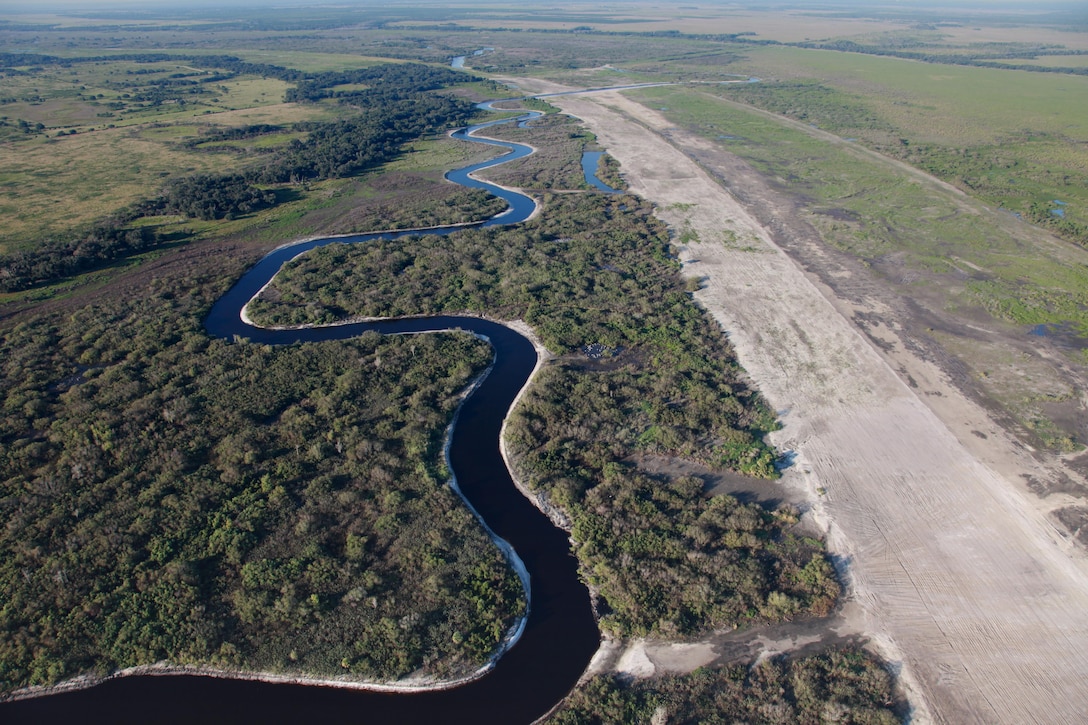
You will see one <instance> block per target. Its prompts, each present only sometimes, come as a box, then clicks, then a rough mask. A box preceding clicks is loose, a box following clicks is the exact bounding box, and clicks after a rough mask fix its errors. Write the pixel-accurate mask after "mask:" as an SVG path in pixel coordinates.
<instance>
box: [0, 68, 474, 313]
mask: <svg viewBox="0 0 1088 725" xmlns="http://www.w3.org/2000/svg"><path fill="white" fill-rule="evenodd" d="M0 57H2V56H0ZM21 57H22V59H23V60H26V59H27V57H26V56H25V55H24V56H21ZM137 57H153V58H156V59H162V58H168V59H177V58H178V56H170V55H165V54H164V55H163V56H161V58H160V56H157V55H156V56H137ZM185 58H186V62H193V63H196V64H200V63H203V65H204V67H216V68H218V67H229V68H231V69H234V70H236V71H237V72H246V73H251V72H252V73H258V72H260V73H272V72H276V71H286V69H279V68H278V67H276V66H263V65H255V64H249V63H243V62H242V61H239V60H238V59H236V58H233V57H231V56H194V58H200V61H199V62H198V61H197V60H193V59H189V58H188V57H187V56H186V57H185ZM8 60H9V62H10V61H11V59H10V58H9V59H8ZM149 62H150V61H149ZM365 71H366V72H367V77H369V78H371V79H372V80H373V81H374V82H375V83H378V87H376V88H374V89H367V90H366V91H361V92H358V93H354V94H352V95H351V96H350V99H348V98H345V99H344V100H345V101H348V100H350V102H351V103H352V105H354V106H358V107H359V108H360V110H361V111H362V112H361V113H358V114H355V115H354V116H353V117H351V118H347V119H341V120H336V121H328V122H312V123H304V124H297V125H296V126H295V130H302V131H306V132H308V133H307V137H306V139H305V140H301V141H300V140H293V141H292V142H291V143H290V144H289V145H288V146H287V147H286V148H283V149H280V150H277V151H275V152H274V153H272V154H270V155H267V156H265V157H264V160H263V162H262V163H261V164H260V165H258V166H255V167H252V168H249V169H246V170H243V171H241V172H237V173H231V174H197V175H193V176H189V177H184V178H179V179H173V180H171V181H169V182H167V184H166V186H165V188H164V189H163V191H162V193H161V194H160V196H158V197H157V198H154V199H150V200H147V201H145V202H142V203H140V204H136V205H134V206H133V207H131V209H129V210H128V211H126V212H123V213H121V214H118V215H115V217H114V218H112V219H110V220H107V221H103V222H101V223H100V224H98V225H96V226H95V227H94V228H93V229H92V230H91V231H90V232H89V233H87V234H74V235H72V236H71V237H70V238H66V239H62V240H58V241H50V240H43V241H42V242H41V243H39V244H38V245H37V246H36V247H35V248H34V249H32V250H28V251H25V252H18V253H15V254H12V255H8V256H6V257H3V258H0V290H3V291H8V292H10V291H18V290H25V289H29V288H31V287H33V286H36V285H40V284H43V283H47V282H50V281H53V280H56V279H58V278H63V277H65V276H69V275H72V274H78V273H80V272H85V271H88V270H92V269H95V268H98V267H101V266H103V265H105V264H109V263H111V262H114V261H116V260H118V259H122V258H124V257H127V256H131V255H132V254H135V253H139V252H141V251H145V250H147V249H150V248H152V247H154V246H155V245H156V244H157V243H158V242H160V241H161V240H160V239H159V237H158V236H157V235H156V233H155V232H154V231H153V230H151V229H149V228H147V227H137V228H131V227H130V226H126V225H130V224H131V222H133V221H135V220H137V219H139V218H140V217H143V216H154V215H158V214H182V215H185V216H188V217H192V218H198V219H226V218H233V217H236V216H239V215H243V214H249V213H252V212H254V211H257V210H260V209H263V208H266V207H268V206H271V205H273V204H274V203H275V200H276V196H275V194H274V193H273V192H271V191H269V190H267V189H262V188H260V187H261V186H267V185H271V184H285V183H298V182H300V181H304V180H312V181H320V180H323V179H331V178H342V177H346V176H351V175H354V174H357V173H359V172H361V171H363V170H365V169H367V168H369V167H372V166H375V165H378V164H381V163H384V162H387V161H390V160H392V159H393V158H394V157H395V156H396V155H397V154H398V153H400V151H401V149H402V148H403V147H404V144H406V143H407V142H409V141H411V140H414V139H416V138H419V137H420V136H424V135H427V134H431V133H435V132H437V131H439V130H442V129H445V128H450V127H453V126H459V125H464V124H465V123H467V122H468V120H469V119H470V118H471V117H472V116H473V115H474V114H475V113H476V109H475V107H474V106H473V104H471V103H469V102H467V101H464V100H461V99H458V98H454V97H452V96H443V95H436V94H434V93H433V92H432V91H433V90H434V89H437V88H440V87H443V86H444V84H448V83H452V82H457V83H462V82H465V81H466V79H467V78H469V77H467V76H466V75H465V74H464V73H453V72H452V71H449V70H447V69H441V68H431V67H428V66H424V65H421V64H412V63H403V64H389V65H384V66H375V67H373V68H369V69H365ZM295 73H297V72H295V71H291V72H284V73H282V74H281V75H282V76H283V77H285V78H289V77H294V74H295ZM321 77H322V78H324V79H325V80H322V81H318V83H326V82H332V81H337V79H338V78H339V76H337V75H336V74H331V75H330V74H322V76H321ZM268 128H276V127H273V126H267V125H266V126H256V127H255V126H249V127H246V128H245V129H240V130H237V131H224V132H221V134H220V136H219V137H218V138H226V137H228V136H230V135H231V134H234V133H240V134H259V133H262V132H265V131H266V129H268Z"/></svg>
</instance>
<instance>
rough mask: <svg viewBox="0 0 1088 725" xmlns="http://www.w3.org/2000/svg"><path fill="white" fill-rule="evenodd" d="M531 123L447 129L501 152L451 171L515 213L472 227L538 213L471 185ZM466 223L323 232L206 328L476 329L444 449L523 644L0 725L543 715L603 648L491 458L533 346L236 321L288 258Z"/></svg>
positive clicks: (267, 262) (551, 536)
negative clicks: (492, 654)
mask: <svg viewBox="0 0 1088 725" xmlns="http://www.w3.org/2000/svg"><path fill="white" fill-rule="evenodd" d="M534 115H539V114H526V115H524V116H521V117H519V118H517V119H509V120H505V121H496V122H491V123H486V124H480V125H478V126H473V127H470V128H468V129H463V130H461V131H457V132H455V133H454V134H453V135H454V136H455V137H456V138H462V139H466V140H470V141H475V142H478V143H486V144H491V145H496V146H501V147H504V148H507V149H509V151H508V152H507V153H506V154H504V155H502V156H500V157H498V158H496V159H492V160H490V161H487V162H484V163H479V164H474V165H472V166H468V167H465V168H462V169H458V170H456V171H452V172H450V173H449V174H447V178H448V179H450V180H451V181H454V182H456V183H459V184H463V185H465V186H471V187H474V188H482V189H486V190H488V191H490V192H491V193H493V194H495V195H497V196H499V197H501V198H503V199H504V200H506V201H507V203H508V204H509V205H510V208H509V209H507V211H505V212H503V213H502V214H499V215H498V216H496V217H493V218H491V219H488V220H487V221H484V222H481V223H477V224H473V225H466V226H469V227H471V226H476V227H487V226H493V225H499V224H517V223H520V222H522V221H524V220H525V219H527V218H529V216H531V215H532V214H533V212H534V211H535V210H536V203H535V202H534V201H533V200H532V199H531V198H529V197H527V196H525V195H523V194H520V193H518V192H514V191H511V190H508V189H503V188H500V187H498V186H495V185H493V184H488V183H487V182H483V181H479V180H478V179H474V178H472V174H473V173H474V172H476V171H479V170H481V169H484V168H487V167H490V166H495V165H497V164H500V163H506V162H508V161H512V160H514V159H518V158H522V157H524V156H527V155H529V154H531V153H532V149H531V148H530V147H528V146H523V145H520V144H514V143H508V142H504V141H496V140H492V139H485V138H476V137H474V136H473V134H474V133H475V132H477V131H479V130H480V129H483V128H486V127H488V126H491V125H494V124H496V123H509V122H511V121H512V120H516V121H519V122H524V121H525V120H527V119H528V118H531V117H533V116H534ZM464 228H465V226H462V227H454V228H443V229H423V230H410V231H401V232H395V233H384V234H365V235H359V236H353V237H338V238H324V239H317V240H311V241H307V242H302V243H298V244H293V245H289V246H286V247H281V248H280V249H277V250H275V251H273V252H272V253H271V254H269V255H267V256H266V257H264V258H263V259H262V260H261V261H260V262H258V263H257V264H256V265H255V266H254V267H253V268H251V269H250V270H249V271H248V272H247V273H246V274H245V275H244V276H243V277H242V278H241V279H240V280H239V281H238V282H237V283H236V284H235V285H234V286H233V287H232V288H231V289H230V290H229V291H228V292H227V293H226V294H225V295H223V297H222V298H220V299H219V300H218V301H217V302H216V303H215V305H214V306H213V307H212V310H211V312H210V313H209V315H208V318H207V320H206V323H205V325H206V328H207V330H208V332H209V334H211V335H214V336H216V337H221V338H226V339H241V338H245V339H248V340H249V341H251V342H255V343H265V344H274V345H290V344H294V343H299V342H310V341H317V340H345V339H349V338H352V337H355V336H357V335H360V334H362V333H363V332H367V331H371V330H374V331H377V332H380V333H384V334H397V333H422V332H437V331H442V330H453V329H461V330H466V331H469V332H472V333H474V334H476V335H479V336H482V337H485V338H486V339H487V340H488V341H489V342H490V343H491V345H492V347H493V348H494V350H495V363H494V366H493V368H492V370H491V373H490V374H489V375H488V376H487V377H486V378H485V379H484V381H483V382H482V383H481V384H480V385H479V386H478V387H477V388H476V390H475V391H474V392H473V393H472V395H470V396H469V397H468V398H467V399H466V400H465V402H464V403H463V405H462V406H461V409H460V412H459V414H458V422H457V425H456V427H455V428H454V430H453V433H452V436H451V440H450V448H449V455H450V464H451V466H452V468H453V471H454V474H455V476H456V478H457V482H458V485H459V488H460V490H461V493H462V495H463V496H464V497H465V498H466V500H467V501H468V502H469V504H470V505H471V507H472V508H474V509H475V511H476V513H477V515H478V516H479V517H481V518H482V520H483V521H484V522H486V524H485V525H486V526H487V527H489V528H490V529H491V531H492V533H493V535H494V536H497V537H499V538H500V539H502V540H505V541H506V542H508V543H509V544H510V546H512V547H513V549H514V551H516V552H517V556H518V557H520V559H521V561H522V562H523V564H524V568H525V570H526V571H527V572H528V576H529V580H530V585H531V600H530V608H529V616H528V619H527V621H526V623H525V626H524V629H523V631H522V633H521V636H520V639H519V640H518V641H517V643H516V644H515V645H514V646H513V647H512V648H511V649H509V650H508V651H507V652H506V653H505V654H504V655H503V656H502V657H501V658H499V659H498V661H497V662H496V663H495V665H494V667H493V668H492V669H491V670H490V671H489V672H488V673H487V674H486V675H485V676H483V677H481V678H479V679H476V680H474V681H472V682H469V683H466V684H463V685H459V686H457V687H454V688H452V689H448V690H438V691H424V692H412V693H410V694H404V693H387V692H373V691H365V690H353V689H341V688H335V687H315V686H304V685H293V684H272V683H267V682H260V681H250V680H235V679H227V678H216V677H203V676H191V675H164V676H146V675H141V676H129V677H118V678H113V679H110V680H107V681H106V682H104V683H102V684H99V685H97V686H95V687H92V688H88V689H85V690H76V691H72V692H64V693H59V694H55V695H50V696H48V697H41V698H35V699H28V700H22V701H17V702H13V703H8V704H5V705H3V706H2V707H0V719H2V720H4V721H5V722H36V723H43V722H61V721H63V722H111V723H124V722H140V723H143V722H157V723H163V722H180V723H191V722H222V721H233V722H260V721H264V722H282V721H287V720H295V721H298V722H306V721H310V720H312V719H314V718H315V716H316V717H318V718H320V719H321V720H322V721H325V722H357V723H432V722H465V723H473V724H474V725H485V724H487V723H501V724H503V725H512V724H515V723H529V722H532V721H533V720H535V719H537V718H539V717H540V716H542V715H544V714H545V713H546V712H548V710H549V709H551V708H552V707H553V706H554V705H555V704H556V703H557V702H559V700H561V699H562V698H563V697H564V696H565V695H566V694H567V693H568V692H569V691H570V690H571V688H572V687H573V686H574V684H575V683H576V682H577V680H578V678H579V677H580V676H581V675H582V673H583V672H584V671H585V669H586V666H587V665H588V663H589V661H590V658H591V657H592V656H593V653H594V652H595V651H596V650H597V647H598V645H599V642H600V634H599V632H598V629H597V624H596V621H595V619H594V617H593V613H592V610H591V607H590V600H589V593H588V592H587V590H586V588H585V586H584V585H583V584H582V582H581V581H580V579H579V577H578V571H577V562H576V560H575V559H574V557H573V556H572V555H571V553H570V545H569V541H568V537H567V534H566V533H565V532H564V531H562V530H560V529H557V528H556V527H554V526H553V525H552V523H551V522H550V521H549V520H548V519H547V517H545V516H544V515H543V514H542V513H540V512H539V511H538V510H537V509H536V508H535V507H534V506H533V505H532V503H530V501H529V500H528V499H526V498H525V497H524V496H522V495H521V494H520V493H519V492H518V490H517V489H516V488H515V486H514V483H513V481H512V480H511V478H510V473H509V471H508V470H507V468H506V465H505V463H504V461H503V458H502V455H501V452H500V450H499V432H500V429H501V426H502V422H503V420H504V419H505V418H506V415H507V413H508V412H509V410H510V407H511V405H512V404H513V401H514V399H515V397H516V396H517V394H518V393H519V391H520V390H521V389H522V388H523V387H524V385H525V383H526V381H527V380H528V379H529V376H530V375H531V373H532V371H533V369H534V367H535V365H536V362H537V354H536V351H535V349H534V348H533V345H532V343H531V342H530V341H529V340H528V339H527V338H525V337H524V336H522V335H521V334H519V333H518V332H516V331H514V330H512V329H510V328H508V327H505V326H503V325H500V324H498V323H495V322H491V321H488V320H483V319H478V318H473V317H428V318H412V319H399V320H387V321H377V322H365V323H352V324H345V325H335V326H329V327H316V328H307V329H290V330H271V329H263V328H259V327H255V326H253V325H250V324H248V323H246V322H245V321H244V320H243V319H242V315H241V313H242V310H243V309H244V307H245V305H246V303H247V302H249V300H250V299H252V298H253V296H254V295H256V294H257V293H258V292H259V291H260V290H261V289H262V288H263V287H264V286H265V285H266V284H267V283H268V282H269V281H270V280H271V279H272V277H273V276H275V274H276V273H277V272H278V271H279V270H280V268H281V267H282V266H283V265H284V264H285V263H286V262H289V261H290V260H292V259H294V258H295V257H297V256H299V255H300V254H303V253H305V252H307V251H309V250H311V249H314V248H316V247H319V246H323V245H325V244H330V243H334V242H335V243H359V242H367V241H371V240H373V239H377V238H386V239H390V238H392V239H397V238H401V237H406V236H411V235H419V234H437V235H443V236H444V235H448V234H451V233H453V232H455V231H458V230H459V229H464Z"/></svg>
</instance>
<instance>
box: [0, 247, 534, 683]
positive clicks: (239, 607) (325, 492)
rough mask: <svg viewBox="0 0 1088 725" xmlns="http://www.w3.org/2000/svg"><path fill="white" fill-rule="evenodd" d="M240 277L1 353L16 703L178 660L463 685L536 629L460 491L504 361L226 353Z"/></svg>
mask: <svg viewBox="0 0 1088 725" xmlns="http://www.w3.org/2000/svg"><path fill="white" fill-rule="evenodd" d="M213 264H215V263H214V262H212V261H211V260H209V261H208V262H206V263H205V265H206V266H211V265H213ZM216 266H218V265H216ZM220 274H221V272H219V271H218V270H216V271H214V272H213V271H203V272H200V273H198V274H196V275H194V276H189V277H182V276H181V275H175V276H172V277H168V278H166V279H164V280H160V281H159V282H155V283H153V284H152V285H151V288H150V289H147V290H146V296H145V297H144V298H143V299H140V300H126V301H122V300H116V299H115V300H108V301H104V302H102V303H99V304H93V305H87V306H83V307H78V308H74V309H73V310H72V311H71V312H70V313H67V314H53V315H44V314H43V315H35V316H31V317H29V318H28V319H26V320H25V321H24V322H23V323H21V324H19V325H17V326H12V325H10V324H8V325H5V327H4V329H3V330H2V333H0V334H2V338H0V349H2V354H0V365H2V378H0V391H2V402H0V405H2V407H3V411H4V414H3V416H2V417H0V451H2V454H0V523H2V526H0V531H2V532H3V536H2V538H0V591H2V592H3V601H4V605H3V607H2V608H0V629H2V631H3V632H4V633H5V636H4V637H3V638H2V639H0V690H4V691H6V690H11V689H12V688H16V687H20V686H23V685H27V684H47V683H52V682H55V681H57V680H58V679H61V678H63V677H66V676H72V675H75V674H78V673H80V672H83V671H87V670H95V671H98V672H107V671H110V670H112V669H114V668H120V667H127V666H132V665H137V664H147V663H152V662H156V661H159V660H164V659H165V660H169V661H171V662H175V663H197V664H209V663H210V664H212V665H215V666H219V667H226V668H228V669H229V668H236V667H237V668H243V669H261V670H274V671H276V670H280V671H304V672H308V673H325V674H331V675H338V674H351V675H354V676H357V677H375V678H395V677H399V676H403V675H405V674H407V673H409V672H413V671H415V670H417V669H419V668H422V669H423V670H424V671H426V672H429V673H431V674H434V675H449V674H454V673H457V672H461V671H464V670H468V669H472V668H475V667H478V666H479V665H480V664H481V663H482V662H483V661H484V660H486V658H487V657H488V656H489V655H490V654H491V653H492V652H493V651H494V649H495V647H496V646H497V644H498V642H499V640H500V639H501V638H502V637H503V636H504V634H505V633H506V631H507V629H508V628H509V627H510V625H511V624H512V622H513V618H514V617H515V616H516V615H517V614H518V613H519V612H520V611H521V609H522V607H523V606H524V601H523V595H522V590H521V585H520V582H519V580H518V579H517V577H516V576H515V575H514V574H513V573H512V572H511V571H510V570H509V569H508V567H507V566H506V563H505V562H504V560H503V559H502V557H501V555H500V554H499V553H498V552H497V550H496V549H495V547H494V546H493V545H492V544H491V543H490V542H489V541H488V540H487V538H486V536H485V535H484V534H483V532H482V530H481V529H480V527H479V526H478V524H477V523H476V521H475V520H474V519H473V517H472V516H471V514H470V513H469V512H468V511H467V510H466V508H465V507H464V506H463V505H462V504H461V502H460V500H459V499H458V498H457V497H456V495H454V494H453V493H451V492H450V490H449V489H448V488H447V487H446V486H445V484H444V480H445V477H446V476H447V472H446V470H445V465H444V463H443V458H442V436H443V432H444V430H445V427H446V425H447V423H448V421H449V418H450V416H451V415H452V411H453V407H454V405H455V404H456V401H457V396H458V394H459V392H460V391H461V390H462V389H463V388H464V387H465V386H466V385H467V383H468V382H469V381H470V379H471V378H472V377H473V376H474V375H476V374H478V373H479V372H480V371H481V370H482V369H483V368H484V367H485V366H486V365H487V364H488V362H489V359H490V351H489V349H488V348H487V347H486V345H484V344H483V343H481V342H479V341H477V340H475V339H473V338H471V337H467V336H460V335H441V336H436V335H431V336H422V337H391V338H381V337H378V336H376V335H372V336H365V337H363V338H361V339H358V340H355V341H352V342H346V343H327V344H313V345H301V346H294V347H290V348H271V347H264V346H256V345H235V344H228V343H225V342H220V341H214V340H209V339H208V338H207V336H206V334H205V333H204V331H203V330H202V329H201V327H200V319H201V317H202V312H203V310H204V309H205V307H204V306H205V305H206V304H207V303H208V300H209V299H211V298H213V296H214V295H215V294H217V293H218V292H220V291H221V289H222V286H221V283H220V282H218V281H217V280H218V278H219V275H220Z"/></svg>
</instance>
